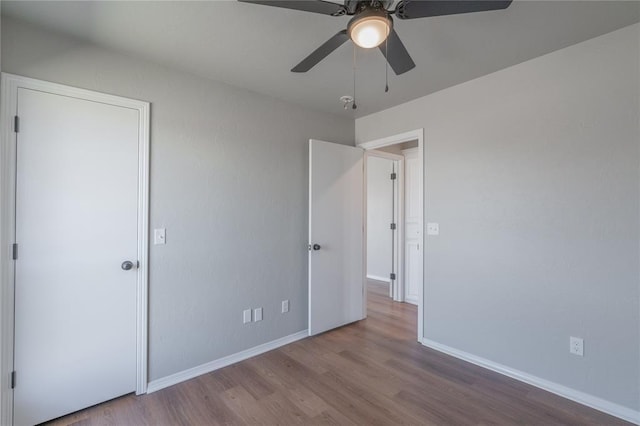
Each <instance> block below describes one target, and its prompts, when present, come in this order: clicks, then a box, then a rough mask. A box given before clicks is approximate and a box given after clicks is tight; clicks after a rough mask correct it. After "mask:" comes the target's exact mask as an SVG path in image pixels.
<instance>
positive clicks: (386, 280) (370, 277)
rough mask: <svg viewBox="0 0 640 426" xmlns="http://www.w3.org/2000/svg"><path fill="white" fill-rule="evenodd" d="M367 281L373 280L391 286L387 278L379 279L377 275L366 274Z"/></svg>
mask: <svg viewBox="0 0 640 426" xmlns="http://www.w3.org/2000/svg"><path fill="white" fill-rule="evenodd" d="M367 279H368V280H375V281H382V282H384V283H387V284H391V280H390V279H389V277H379V276H377V275H368V274H367Z"/></svg>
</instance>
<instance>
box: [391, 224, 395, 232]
mask: <svg viewBox="0 0 640 426" xmlns="http://www.w3.org/2000/svg"><path fill="white" fill-rule="evenodd" d="M395 229H396V224H395V223H392V224H391V230H393V231H395Z"/></svg>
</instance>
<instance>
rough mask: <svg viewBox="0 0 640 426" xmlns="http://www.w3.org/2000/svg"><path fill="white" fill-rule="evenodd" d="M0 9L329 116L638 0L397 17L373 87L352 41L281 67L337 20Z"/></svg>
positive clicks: (521, 51)
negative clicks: (303, 69)
mask: <svg viewBox="0 0 640 426" xmlns="http://www.w3.org/2000/svg"><path fill="white" fill-rule="evenodd" d="M2 14H3V15H6V16H10V17H14V18H18V19H21V20H24V21H27V22H30V23H33V24H36V25H40V26H43V27H45V28H49V29H52V30H55V31H59V32H62V33H66V34H69V35H72V36H75V37H78V38H82V39H86V40H88V41H90V42H92V43H96V44H98V45H102V46H106V47H108V48H111V49H115V50H119V51H122V52H125V53H127V54H134V55H139V56H141V57H144V58H146V59H149V60H152V61H155V62H158V63H162V64H164V65H168V66H171V67H174V68H179V69H182V70H185V71H188V72H191V73H195V74H198V75H200V76H204V77H208V78H211V79H214V80H218V81H223V82H226V83H230V84H233V85H236V86H240V87H244V88H247V89H250V90H253V91H256V92H260V93H264V94H267V95H270V96H274V97H277V98H280V99H284V100H287V101H290V102H294V103H298V104H301V105H305V106H308V107H310V108H315V109H317V110H322V111H326V112H330V113H334V114H343V115H347V116H353V115H355V116H363V115H366V114H369V113H372V112H376V111H380V110H382V109H385V108H389V107H391V106H394V105H397V104H400V103H403V102H406V101H408V100H411V99H415V98H417V97H420V96H424V95H426V94H429V93H433V92H435V91H437V90H441V89H443V88H446V87H450V86H453V85H455V84H458V83H462V82H464V81H468V80H471V79H473V78H477V77H480V76H482V75H485V74H488V73H491V72H493V71H497V70H499V69H502V68H506V67H508V66H511V65H514V64H517V63H520V62H523V61H526V60H528V59H531V58H534V57H537V56H540V55H543V54H545V53H548V52H552V51H554V50H557V49H560V48H563V47H566V46H569V45H572V44H575V43H578V42H580V41H584V40H587V39H589V38H593V37H596V36H598V35H601V34H605V33H607V32H610V31H613V30H615V29H618V28H622V27H624V26H627V25H630V24H633V23H635V22H638V21H640V2H638V1H621V2H617V1H604V2H599V1H567V2H565V1H522V0H516V1H515V2H514V3H513V4H512V5H511V6H510V7H509V8H508V9H506V10H504V11H494V12H481V13H474V14H467V15H456V16H445V17H436V18H426V19H416V20H407V21H402V20H399V19H396V20H395V22H396V25H395V28H396V30H397V32H398V34H399V35H400V37H401V38H402V40H403V41H404V43H405V45H406V47H407V49H408V50H409V53H410V54H411V55H412V57H413V59H414V61H415V63H416V65H417V66H416V68H414V69H413V70H411V71H409V72H407V73H406V74H403V75H401V76H395V75H394V74H393V72H392V71H390V74H389V75H390V84H389V86H390V92H389V93H386V94H385V93H384V75H385V65H384V64H385V62H384V58H383V56H382V55H381V53H380V52H379V51H378V50H377V49H372V50H368V51H365V50H362V49H359V50H358V53H357V57H358V62H357V64H358V71H357V101H358V109H357V110H356V111H355V113H354V112H353V111H351V110H349V111H344V110H343V109H342V106H341V103H340V102H339V98H340V96H342V95H349V94H351V93H352V90H353V89H352V87H353V76H352V61H353V47H352V46H353V45H352V43H350V42H349V43H346V44H345V45H343V46H342V47H340V48H338V50H336V51H335V52H333V54H331V55H330V56H329V57H328V58H326V59H325V60H324V61H322V62H320V64H318V65H317V66H316V67H315V68H313V69H312V70H311V71H310V72H308V73H306V74H294V73H291V72H290V71H289V70H290V69H291V68H292V67H293V66H294V65H296V64H297V63H298V62H299V61H300V60H302V59H303V58H304V57H305V56H306V55H308V54H309V53H310V52H311V51H313V50H314V49H315V48H317V47H318V46H319V45H320V44H322V43H323V42H324V41H325V40H327V39H328V38H329V37H331V36H332V35H333V34H335V33H336V32H338V31H339V30H341V29H343V28H345V27H346V24H347V22H348V20H349V18H348V17H330V16H323V15H318V14H312V13H306V12H300V11H295V10H287V9H282V8H274V7H265V6H260V5H253V4H247V3H238V2H235V1H231V0H230V1H209V2H187V1H176V2H167V1H161V2H156V1H143V2H135V1H106V2H98V1H86V2H75V1H72V2H58V1H45V2H31V1H3V2H2Z"/></svg>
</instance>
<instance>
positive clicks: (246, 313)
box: [242, 309, 251, 324]
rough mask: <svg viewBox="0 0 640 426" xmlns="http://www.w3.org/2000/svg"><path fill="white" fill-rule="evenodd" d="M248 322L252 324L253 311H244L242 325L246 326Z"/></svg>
mask: <svg viewBox="0 0 640 426" xmlns="http://www.w3.org/2000/svg"><path fill="white" fill-rule="evenodd" d="M248 322H251V309H245V310H244V311H242V323H243V324H246V323H248Z"/></svg>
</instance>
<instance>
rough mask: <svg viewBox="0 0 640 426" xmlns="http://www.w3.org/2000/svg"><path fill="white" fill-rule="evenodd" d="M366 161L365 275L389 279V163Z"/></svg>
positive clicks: (369, 158) (382, 159)
mask: <svg viewBox="0 0 640 426" xmlns="http://www.w3.org/2000/svg"><path fill="white" fill-rule="evenodd" d="M366 160H367V276H368V277H370V278H374V279H380V278H382V279H385V280H388V279H389V274H390V273H391V271H392V270H393V269H392V261H393V258H392V256H393V255H392V252H391V248H392V240H391V237H392V233H391V229H390V227H389V224H390V223H391V222H393V187H392V186H391V182H392V181H391V179H389V176H390V175H391V172H392V171H393V160H389V159H387V158H380V157H373V156H371V157H366Z"/></svg>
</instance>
